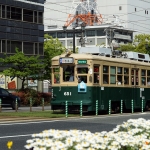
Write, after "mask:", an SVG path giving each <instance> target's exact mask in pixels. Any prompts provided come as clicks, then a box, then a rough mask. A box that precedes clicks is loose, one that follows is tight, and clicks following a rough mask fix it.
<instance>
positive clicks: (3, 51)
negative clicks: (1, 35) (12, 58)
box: [2, 40, 6, 53]
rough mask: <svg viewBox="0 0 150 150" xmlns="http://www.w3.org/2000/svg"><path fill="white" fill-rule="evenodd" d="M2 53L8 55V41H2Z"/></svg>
mask: <svg viewBox="0 0 150 150" xmlns="http://www.w3.org/2000/svg"><path fill="white" fill-rule="evenodd" d="M2 53H6V40H2Z"/></svg>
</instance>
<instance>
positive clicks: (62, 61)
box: [59, 57, 74, 64]
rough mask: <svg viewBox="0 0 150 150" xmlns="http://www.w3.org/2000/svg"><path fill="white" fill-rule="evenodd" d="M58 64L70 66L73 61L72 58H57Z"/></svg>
mask: <svg viewBox="0 0 150 150" xmlns="http://www.w3.org/2000/svg"><path fill="white" fill-rule="evenodd" d="M59 63H60V64H72V63H74V59H73V58H72V57H62V58H59Z"/></svg>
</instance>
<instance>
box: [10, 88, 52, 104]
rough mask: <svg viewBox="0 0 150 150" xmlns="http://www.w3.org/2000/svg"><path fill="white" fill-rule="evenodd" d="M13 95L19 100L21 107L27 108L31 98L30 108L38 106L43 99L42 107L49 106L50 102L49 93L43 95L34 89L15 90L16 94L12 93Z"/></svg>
mask: <svg viewBox="0 0 150 150" xmlns="http://www.w3.org/2000/svg"><path fill="white" fill-rule="evenodd" d="M12 94H13V95H16V96H19V97H20V99H21V105H23V106H29V105H30V99H31V98H32V106H39V105H41V104H42V98H44V105H48V104H50V101H51V93H50V92H49V93H43V92H38V91H36V90H34V89H29V88H26V89H23V90H22V89H21V90H17V91H16V92H14V93H12Z"/></svg>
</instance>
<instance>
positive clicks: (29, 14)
mask: <svg viewBox="0 0 150 150" xmlns="http://www.w3.org/2000/svg"><path fill="white" fill-rule="evenodd" d="M23 21H27V22H33V11H32V10H27V9H23Z"/></svg>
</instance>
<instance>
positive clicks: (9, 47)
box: [7, 40, 11, 53]
mask: <svg viewBox="0 0 150 150" xmlns="http://www.w3.org/2000/svg"><path fill="white" fill-rule="evenodd" d="M7 53H11V41H9V40H7Z"/></svg>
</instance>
